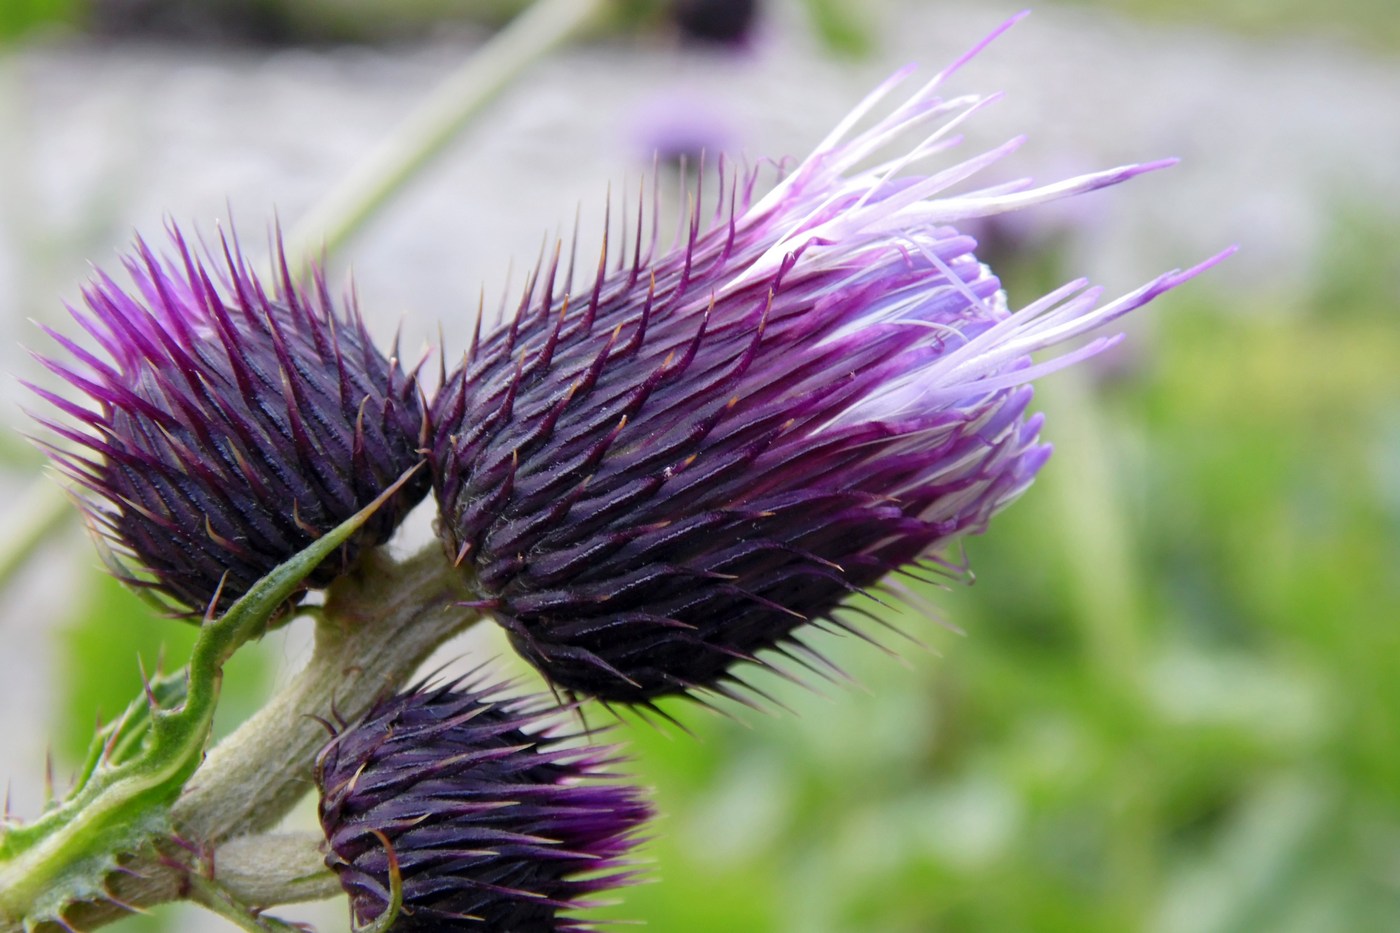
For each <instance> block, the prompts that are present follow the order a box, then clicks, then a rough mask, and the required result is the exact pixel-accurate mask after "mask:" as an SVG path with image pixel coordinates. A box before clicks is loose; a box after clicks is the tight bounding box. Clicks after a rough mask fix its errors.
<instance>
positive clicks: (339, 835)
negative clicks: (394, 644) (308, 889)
mask: <svg viewBox="0 0 1400 933" xmlns="http://www.w3.org/2000/svg"><path fill="white" fill-rule="evenodd" d="M501 689H502V687H499V686H491V687H482V686H479V685H472V686H467V687H461V686H460V681H459V682H457V683H452V684H447V685H443V686H438V687H433V688H426V687H424V686H422V685H419V686H416V687H413V688H410V689H409V690H408V691H407V692H405V693H401V694H399V695H398V696H394V697H390V698H389V699H387V700H383V701H381V702H380V703H378V704H377V705H376V706H375V707H374V708H373V709H371V710H370V711H369V712H368V713H367V714H366V715H365V717H364V718H363V719H361V720H360V721H359V722H357V723H355V724H354V725H352V726H349V727H347V728H345V729H344V730H343V731H341V732H340V733H339V734H337V735H335V736H334V737H333V738H332V739H331V741H330V743H329V744H327V745H326V747H325V748H324V749H322V751H321V753H320V755H319V756H318V757H317V759H316V785H317V787H318V788H319V789H320V793H321V803H320V814H321V826H322V827H323V829H324V830H325V833H326V839H327V841H328V843H329V848H330V851H329V853H328V854H327V856H326V864H327V865H328V866H329V867H330V868H331V869H332V870H334V871H335V872H336V873H337V874H338V875H339V876H340V883H341V885H342V887H344V889H345V891H346V893H348V894H349V895H350V905H351V911H352V914H353V916H354V918H355V920H356V922H357V923H358V924H365V923H368V922H370V921H372V920H374V919H375V918H376V917H378V916H379V915H380V914H381V913H383V911H384V910H385V908H386V907H387V906H388V905H389V903H390V897H391V884H390V880H391V879H390V872H391V864H393V865H396V866H397V868H396V871H397V872H398V874H399V877H400V879H401V883H402V912H401V913H400V914H399V916H398V919H397V920H395V921H394V923H393V925H392V929H394V930H395V931H413V930H419V931H434V930H511V931H513V933H536V931H538V933H546V931H583V930H588V929H591V928H592V925H591V924H589V923H587V922H586V921H581V920H577V919H574V918H572V917H569V916H567V915H561V912H567V911H572V910H575V909H578V908H582V907H587V906H589V898H591V897H592V896H593V895H595V894H597V893H598V892H600V891H603V890H605V889H607V888H612V887H616V886H618V885H621V884H625V883H627V882H628V881H631V880H633V873H632V872H630V871H628V870H626V868H625V867H624V857H625V856H626V854H627V852H628V851H629V850H630V849H631V848H632V846H633V845H635V844H636V842H637V839H636V830H637V829H638V827H640V826H641V825H642V824H643V823H644V822H646V820H647V819H649V818H650V817H651V808H650V806H648V804H647V803H646V801H645V800H644V798H643V796H642V793H641V791H639V790H638V789H636V788H634V787H631V786H629V785H626V784H621V783H617V782H616V781H614V780H611V777H612V775H611V774H609V773H608V770H607V769H608V768H610V767H611V766H612V765H615V764H617V763H618V761H619V759H618V758H617V757H616V752H615V749H612V748H608V747H595V746H587V745H582V746H580V745H578V744H573V740H575V739H577V738H579V736H576V735H567V734H561V733H559V732H557V731H555V730H554V729H552V728H551V727H550V726H551V724H552V723H555V722H557V720H558V718H559V714H560V713H561V712H562V711H561V710H560V709H559V708H557V707H555V706H553V704H552V703H550V701H548V700H546V699H543V698H528V699H527V698H518V697H517V698H509V699H502V698H499V697H497V696H496V695H497V694H498V693H499V692H500V691H501ZM381 837H382V838H381ZM386 842H387V844H388V846H389V848H388V849H386V847H385V844H386ZM391 852H392V861H391Z"/></svg>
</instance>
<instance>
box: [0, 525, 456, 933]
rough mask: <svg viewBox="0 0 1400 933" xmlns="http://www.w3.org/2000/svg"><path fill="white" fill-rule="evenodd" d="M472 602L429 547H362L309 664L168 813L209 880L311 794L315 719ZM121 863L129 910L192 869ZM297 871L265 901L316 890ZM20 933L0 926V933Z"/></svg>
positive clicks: (412, 653)
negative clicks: (404, 552)
mask: <svg viewBox="0 0 1400 933" xmlns="http://www.w3.org/2000/svg"><path fill="white" fill-rule="evenodd" d="M470 598H471V597H470V594H469V592H468V591H467V589H466V584H465V582H464V580H463V578H462V575H461V573H460V571H459V570H457V569H456V568H454V567H452V565H451V563H450V562H449V561H448V560H447V558H446V557H445V556H444V555H443V553H442V551H441V548H440V547H439V546H438V545H436V544H431V545H429V546H428V547H427V548H425V549H424V550H423V551H422V552H420V553H419V554H417V555H416V556H414V557H412V558H409V559H408V560H406V561H403V562H402V563H399V562H396V561H394V560H393V559H392V558H390V557H389V556H388V555H387V554H384V553H382V552H373V553H371V554H367V555H365V558H364V559H363V560H362V561H361V562H360V564H359V565H358V567H357V568H356V570H355V572H354V573H352V574H351V575H349V576H347V577H344V578H342V579H341V580H339V581H337V582H336V583H335V585H334V586H332V588H331V589H330V591H329V592H328V595H327V600H326V605H325V608H324V613H323V619H322V620H320V621H318V622H317V628H316V646H315V649H314V650H313V652H312V656H311V659H310V661H308V662H307V665H306V667H305V668H304V669H302V671H301V672H300V673H298V674H297V675H296V677H295V678H293V680H292V681H291V682H290V683H289V684H288V685H287V686H286V687H285V688H283V689H282V690H281V691H280V692H279V693H278V694H277V695H276V696H274V697H273V698H272V699H271V700H270V701H269V702H268V704H267V705H266V706H264V707H263V708H262V709H261V710H260V711H259V712H258V713H257V714H256V715H254V716H253V717H251V718H250V719H248V720H247V721H246V722H244V723H243V725H242V726H240V727H239V728H238V729H237V730H236V731H235V732H234V733H233V734H232V735H230V736H228V738H226V739H224V740H223V741H222V742H220V743H219V744H218V745H217V746H216V747H215V748H214V749H213V750H212V751H211V752H210V753H209V755H208V757H207V758H206V759H205V761H204V763H203V764H202V765H201V766H200V768H199V770H198V771H196V772H195V774H194V776H193V777H192V778H191V779H190V781H189V783H188V784H187V785H186V788H185V790H184V792H183V793H182V794H181V796H180V799H179V800H178V801H177V802H176V804H175V806H174V808H173V809H172V811H171V814H172V818H173V822H174V826H175V829H176V833H177V834H178V836H179V837H180V838H181V839H183V840H185V841H186V842H187V843H189V844H190V845H191V846H192V847H194V848H195V849H196V850H198V851H204V852H214V853H215V858H214V867H215V870H214V881H215V882H220V880H221V879H220V876H219V874H218V864H219V859H218V850H219V847H220V846H221V845H223V844H224V843H226V842H230V841H232V842H231V843H230V844H232V845H234V846H238V845H239V843H238V839H239V837H244V836H247V835H249V834H256V833H260V832H263V831H264V830H266V829H268V828H269V827H271V826H272V825H274V824H275V823H277V822H278V821H279V820H280V819H281V818H282V817H283V816H285V815H286V813H287V812H288V811H289V810H290V809H291V808H292V807H293V806H294V805H295V804H296V803H297V801H298V800H300V799H301V798H302V797H303V796H304V795H305V794H306V793H307V791H309V790H310V789H311V786H312V782H311V763H312V760H313V758H314V756H315V753H316V751H317V749H319V748H320V746H321V745H322V744H324V742H325V740H326V731H325V728H324V727H323V726H322V725H321V723H320V722H318V721H317V719H316V718H315V717H319V718H321V719H324V720H327V721H334V719H335V717H336V716H337V715H338V716H340V717H343V718H347V719H348V718H352V717H355V716H358V715H360V714H361V713H363V712H364V711H365V710H367V709H368V708H369V706H370V704H371V703H372V702H373V701H374V700H375V699H376V698H377V697H379V696H380V695H381V694H383V693H386V692H391V691H393V690H394V689H396V688H397V687H399V686H401V685H403V684H404V683H405V682H406V681H407V680H408V679H409V678H410V677H412V676H413V674H414V672H415V671H416V670H417V668H418V667H419V666H420V665H421V664H422V663H423V662H424V661H425V660H426V659H427V658H428V656H429V655H430V654H431V653H432V652H433V650H434V649H435V648H437V647H438V646H439V645H440V644H442V643H443V642H444V641H446V640H447V639H448V638H450V637H452V636H453V635H455V634H457V633H458V632H460V631H461V630H463V629H465V628H466V627H467V626H469V625H470V624H471V623H472V622H474V621H476V619H477V614H476V612H475V611H474V610H471V609H467V608H464V607H462V606H460V605H458V604H459V603H461V602H463V601H464V600H467V599H470ZM125 868H126V871H125V872H124V873H121V874H116V875H113V876H112V878H111V884H110V889H111V893H112V894H113V895H114V897H115V898H116V899H117V900H119V901H121V902H123V903H126V904H130V905H131V906H133V907H149V906H151V905H154V904H158V903H162V902H164V901H169V900H175V899H178V898H181V897H184V896H187V895H188V893H189V890H188V885H189V872H190V869H184V868H181V867H179V866H174V865H171V864H169V863H168V861H162V860H160V859H159V858H156V857H146V856H143V857H141V858H139V859H138V860H137V861H135V862H132V863H128V864H127V865H126V866H125ZM303 876H304V873H293V876H292V877H288V878H286V879H284V881H283V883H281V884H280V885H279V884H273V885H271V886H270V888H265V889H263V890H262V891H261V892H260V893H259V895H258V896H259V898H260V899H263V904H264V905H266V904H273V903H285V902H287V901H291V900H300V899H305V898H306V897H308V896H314V892H315V890H324V886H322V887H321V888H319V889H318V888H317V887H316V885H315V884H314V883H313V884H312V885H311V887H310V888H308V887H307V885H306V879H305V877H303ZM231 880H232V879H231ZM308 891H309V892H311V893H308ZM124 915H125V911H123V910H122V909H121V908H119V907H117V906H116V905H115V904H110V903H93V904H84V905H80V906H79V907H77V908H75V909H73V910H72V911H70V914H69V916H68V920H69V922H70V923H71V924H72V925H73V926H74V927H76V928H77V929H83V930H87V929H92V928H94V927H97V926H100V925H102V924H104V923H110V922H112V921H113V920H116V919H118V918H120V917H121V916H124ZM19 929H20V928H19V927H18V926H0V933H14V931H18V930H19Z"/></svg>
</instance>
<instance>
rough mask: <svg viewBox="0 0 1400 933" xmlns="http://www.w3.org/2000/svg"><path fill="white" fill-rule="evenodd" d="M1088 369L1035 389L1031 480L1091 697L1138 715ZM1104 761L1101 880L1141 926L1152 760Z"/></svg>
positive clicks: (1122, 576) (1141, 675)
mask: <svg viewBox="0 0 1400 933" xmlns="http://www.w3.org/2000/svg"><path fill="white" fill-rule="evenodd" d="M1091 378H1092V372H1090V371H1086V370H1082V369H1069V370H1066V371H1064V372H1060V373H1057V374H1056V376H1055V378H1054V379H1049V380H1046V381H1045V382H1044V383H1042V384H1041V385H1040V386H1039V387H1037V390H1036V400H1037V402H1038V404H1039V406H1040V408H1041V409H1042V410H1043V411H1044V412H1045V416H1046V422H1047V423H1048V424H1050V425H1052V426H1053V431H1054V435H1053V436H1054V440H1055V456H1054V469H1050V470H1046V471H1045V474H1044V475H1043V476H1042V477H1041V480H1040V482H1041V483H1042V484H1043V485H1045V486H1047V487H1049V490H1048V494H1049V498H1050V499H1051V501H1052V509H1053V514H1054V516H1055V520H1056V521H1055V524H1056V525H1057V526H1058V527H1059V528H1060V530H1061V537H1062V542H1063V544H1064V546H1063V547H1061V548H1059V549H1057V550H1055V551H1052V552H1050V553H1055V554H1058V555H1059V563H1060V567H1059V569H1060V572H1061V573H1063V574H1064V577H1065V589H1066V591H1067V597H1068V603H1069V604H1070V605H1072V606H1074V607H1075V610H1076V615H1075V622H1076V623H1077V624H1078V626H1079V630H1080V637H1081V638H1082V640H1083V646H1082V647H1083V652H1084V655H1085V660H1086V664H1087V668H1088V670H1087V671H1086V673H1087V674H1088V678H1087V679H1088V680H1089V681H1090V682H1092V683H1095V684H1097V685H1098V690H1099V691H1100V692H1101V694H1102V696H1101V699H1100V702H1102V703H1103V704H1105V705H1112V706H1114V707H1116V708H1117V709H1118V710H1120V712H1121V714H1122V715H1121V717H1120V716H1109V717H1105V719H1106V721H1108V722H1110V723H1112V722H1127V723H1140V722H1141V721H1142V719H1143V717H1144V716H1145V715H1146V714H1147V711H1146V709H1145V695H1144V690H1145V687H1146V671H1145V669H1144V664H1145V663H1146V657H1147V651H1146V646H1145V644H1144V641H1145V637H1146V633H1145V632H1144V628H1145V622H1146V614H1145V608H1144V603H1145V600H1144V598H1143V587H1142V572H1141V567H1140V564H1139V558H1138V548H1137V547H1136V545H1135V542H1134V540H1133V534H1132V531H1131V529H1130V527H1129V522H1128V520H1127V516H1126V513H1125V510H1124V496H1123V492H1122V490H1120V489H1119V487H1118V483H1117V480H1116V477H1117V475H1118V470H1117V469H1116V468H1115V467H1116V464H1115V463H1114V456H1113V445H1112V444H1111V443H1110V438H1109V436H1108V425H1107V424H1105V422H1104V418H1103V412H1102V409H1101V406H1100V404H1099V401H1098V399H1097V398H1096V397H1095V394H1094V392H1093V386H1092V385H1091V383H1090V379H1091ZM1130 728H1135V726H1131V727H1130ZM1111 767H1113V768H1114V769H1115V771H1116V773H1114V774H1113V775H1111V776H1106V777H1107V780H1106V781H1105V786H1107V787H1112V788H1115V789H1117V790H1118V791H1119V792H1120V794H1119V799H1116V800H1111V801H1109V805H1110V806H1111V807H1112V808H1113V809H1114V811H1115V814H1116V817H1117V818H1116V819H1115V820H1114V821H1113V822H1112V827H1113V829H1112V838H1110V839H1109V840H1108V849H1109V858H1108V860H1107V864H1109V865H1111V866H1112V872H1113V876H1112V877H1111V878H1110V879H1107V885H1106V887H1107V889H1108V890H1111V891H1112V892H1113V895H1112V896H1113V899H1114V900H1115V901H1116V902H1117V905H1116V906H1117V907H1118V909H1120V910H1121V911H1122V912H1123V913H1122V914H1121V919H1122V922H1123V923H1124V924H1125V925H1126V926H1128V927H1131V928H1141V926H1142V924H1143V922H1144V919H1145V918H1144V917H1142V916H1140V915H1139V913H1140V908H1141V907H1142V905H1145V904H1148V903H1150V902H1151V898H1150V895H1151V894H1152V891H1151V883H1152V882H1151V879H1152V878H1154V877H1155V876H1156V875H1157V871H1158V870H1157V866H1155V865H1154V864H1153V858H1154V856H1153V844H1154V839H1155V838H1156V835H1157V830H1156V828H1155V825H1154V824H1155V819H1154V815H1153V809H1154V804H1153V801H1152V800H1151V799H1149V797H1150V794H1149V793H1148V790H1147V789H1148V788H1151V787H1152V786H1153V785H1152V782H1151V781H1150V780H1148V777H1149V770H1150V769H1151V768H1152V767H1153V763H1152V762H1151V761H1150V760H1149V757H1148V755H1147V754H1146V751H1145V749H1144V748H1143V746H1140V745H1139V746H1134V747H1132V748H1131V749H1130V751H1129V752H1128V753H1126V754H1124V755H1122V756H1121V757H1120V758H1119V759H1118V760H1117V761H1116V762H1115V763H1114V764H1113V765H1112V766H1111Z"/></svg>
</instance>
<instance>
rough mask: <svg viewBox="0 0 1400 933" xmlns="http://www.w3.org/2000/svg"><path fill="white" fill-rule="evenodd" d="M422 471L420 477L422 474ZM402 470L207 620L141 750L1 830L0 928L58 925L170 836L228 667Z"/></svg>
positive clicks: (153, 708)
mask: <svg viewBox="0 0 1400 933" xmlns="http://www.w3.org/2000/svg"><path fill="white" fill-rule="evenodd" d="M421 466H422V464H419V466H418V467H415V468H414V470H416V469H418V468H421ZM414 470H410V471H408V472H406V473H404V475H403V476H401V477H400V478H399V480H398V482H396V483H394V484H393V485H392V486H390V487H389V488H387V489H386V490H384V492H383V493H381V494H380V496H379V497H378V498H377V499H375V501H374V502H372V503H370V504H369V505H367V506H366V507H365V508H363V509H361V510H360V511H359V512H357V513H355V514H354V515H353V516H351V517H350V518H348V519H346V520H345V521H344V522H342V523H341V524H340V525H338V526H336V527H335V528H334V529H333V530H331V531H330V532H328V533H326V534H325V535H323V536H321V537H320V538H319V539H317V540H316V541H315V542H314V543H313V544H312V545H311V546H310V547H308V548H306V549H305V550H303V551H301V552H299V553H298V554H296V555H294V556H293V557H292V558H291V559H289V560H287V561H286V562H284V563H282V564H281V565H279V566H278V567H276V568H275V569H273V570H272V571H271V572H270V573H268V574H267V576H265V577H263V578H262V579H261V580H259V581H258V583H257V584H256V585H255V586H254V587H253V588H252V589H251V590H249V591H248V592H247V593H245V594H244V595H243V596H241V597H240V598H239V599H238V601H237V602H235V603H234V604H233V605H232V606H231V607H230V608H229V610H228V611H227V612H226V613H224V615H222V616H220V617H219V618H217V619H211V620H209V621H207V622H205V623H204V625H203V627H202V628H201V630H200V635H199V638H198V640H197V641H196V642H195V645H194V650H193V652H192V654H191V658H190V663H189V667H188V675H187V690H186V691H185V695H184V699H183V701H182V702H181V703H180V704H179V705H178V706H176V707H174V708H163V707H161V706H160V705H159V703H158V701H157V698H156V696H155V694H154V693H150V692H148V697H149V704H150V708H149V711H148V712H149V715H148V716H147V717H146V720H147V724H148V727H149V728H148V730H147V732H146V736H145V739H144V741H143V744H142V747H141V753H140V754H139V755H137V756H135V757H132V758H129V759H126V760H121V761H106V762H104V763H102V764H101V765H100V766H99V767H98V768H97V769H95V770H94V772H93V773H92V774H91V776H90V777H89V778H88V779H87V781H86V782H85V783H84V784H83V785H82V786H81V787H80V788H78V789H77V791H76V792H75V793H74V794H73V795H72V796H70V797H69V798H68V799H67V800H65V801H64V802H63V803H62V804H61V805H60V806H58V807H56V808H54V809H52V810H50V811H49V812H47V813H45V814H44V815H43V816H42V817H40V818H39V819H37V820H35V821H34V822H33V823H29V824H26V825H23V826H18V827H5V829H4V831H3V832H0V922H4V921H5V920H6V919H9V920H26V921H29V922H36V921H38V920H43V919H48V918H56V917H58V916H59V915H61V914H62V912H63V911H64V910H65V908H66V906H67V904H68V903H69V902H71V901H73V900H84V899H87V898H89V897H91V896H93V895H94V894H96V893H98V892H100V891H101V887H100V885H101V883H102V882H103V880H104V879H105V877H106V876H107V875H108V874H109V873H110V871H111V869H112V868H113V867H115V865H116V858H117V856H119V855H122V854H125V853H139V852H141V851H143V849H145V848H147V846H146V843H148V842H149V841H151V840H153V839H156V838H158V837H159V836H161V835H163V834H164V833H165V832H167V831H168V826H169V819H170V806H171V804H172V802H173V801H174V800H175V799H176V797H177V796H178V795H179V794H180V792H181V788H183V787H184V786H185V784H186V782H187V781H188V780H189V779H190V776H191V775H192V774H193V773H194V772H195V770H196V769H197V768H198V767H199V766H200V761H201V759H202V757H203V753H204V749H205V746H206V744H207V742H208V739H209V732H210V727H211V725H212V723H213V721H214V708H215V707H216V706H217V705H218V699H219V689H220V686H221V685H222V682H223V665H224V662H226V661H227V660H228V659H229V657H230V656H232V655H233V653H234V652H235V651H237V650H238V649H239V648H240V647H241V646H242V645H243V644H244V643H246V642H247V641H248V639H249V638H251V637H253V636H254V635H257V634H259V633H260V632H262V631H263V630H264V629H265V627H266V625H267V622H268V620H269V619H270V618H272V617H273V616H274V615H275V614H276V613H277V612H278V611H279V610H280V609H281V607H283V606H284V605H286V603H287V600H288V599H289V598H290V597H291V596H292V594H293V593H295V592H296V590H297V588H298V587H299V586H300V585H301V582H302V581H303V580H304V579H305V578H306V576H307V575H308V574H310V573H311V572H312V571H313V570H314V569H315V568H316V567H317V566H318V565H320V563H321V562H322V561H324V560H325V559H326V558H327V557H329V556H330V555H331V554H333V553H335V551H336V550H338V549H339V548H340V547H341V546H342V545H344V544H345V542H346V541H347V540H349V538H350V537H351V536H352V535H353V534H355V532H356V531H358V530H359V529H360V527H361V526H362V525H363V524H364V523H365V522H366V521H367V520H368V519H369V518H370V516H372V515H373V514H374V513H375V511H376V510H378V508H379V507H380V506H381V505H383V504H384V502H385V501H386V500H387V499H389V498H390V497H392V496H393V495H394V494H395V493H396V492H397V491H398V489H399V488H400V487H401V486H402V485H403V483H404V482H406V481H407V480H408V479H409V477H410V476H411V475H412V474H413V472H414Z"/></svg>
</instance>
